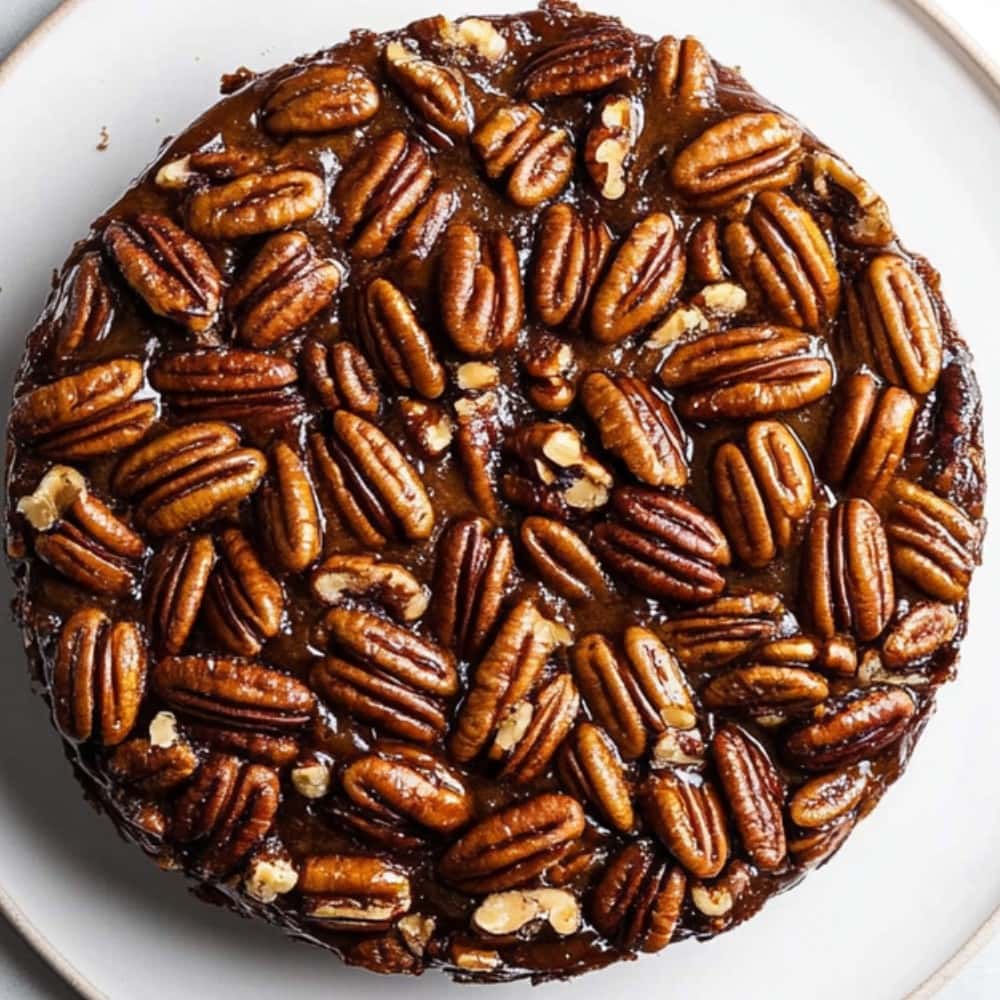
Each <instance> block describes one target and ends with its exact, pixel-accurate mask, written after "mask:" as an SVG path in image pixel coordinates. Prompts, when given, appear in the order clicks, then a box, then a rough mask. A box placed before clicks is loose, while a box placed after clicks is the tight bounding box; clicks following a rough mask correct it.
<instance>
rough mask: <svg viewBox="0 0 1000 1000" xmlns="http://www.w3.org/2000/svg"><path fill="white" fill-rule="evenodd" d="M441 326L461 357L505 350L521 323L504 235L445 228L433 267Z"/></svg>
mask: <svg viewBox="0 0 1000 1000" xmlns="http://www.w3.org/2000/svg"><path fill="white" fill-rule="evenodd" d="M438 268H439V270H438V291H439V295H440V301H441V320H442V322H443V324H444V328H445V331H446V332H447V334H448V336H449V337H450V338H451V341H452V343H453V344H454V345H455V346H456V347H457V348H458V349H459V350H460V351H462V352H463V353H464V354H470V355H472V356H473V357H489V356H492V355H494V354H496V353H497V352H499V351H506V350H509V349H510V348H511V347H513V345H514V340H515V339H516V337H517V334H518V332H519V330H520V329H521V323H522V321H523V319H524V293H523V291H522V288H521V270H520V266H519V264H518V259H517V250H516V249H515V248H514V244H513V243H512V242H511V240H510V237H509V236H507V235H506V233H501V232H495V233H491V234H489V235H487V236H483V235H481V234H480V233H479V232H478V231H477V230H475V229H473V228H472V227H471V226H467V225H465V224H464V223H455V224H453V225H451V226H449V227H448V229H447V230H446V232H445V234H444V237H443V239H442V242H441V258H440V261H439V263H438Z"/></svg>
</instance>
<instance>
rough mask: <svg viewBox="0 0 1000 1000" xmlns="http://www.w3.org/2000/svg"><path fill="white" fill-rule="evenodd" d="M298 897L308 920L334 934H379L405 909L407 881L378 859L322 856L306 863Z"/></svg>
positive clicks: (317, 856) (405, 876) (399, 872)
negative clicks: (327, 928)
mask: <svg viewBox="0 0 1000 1000" xmlns="http://www.w3.org/2000/svg"><path fill="white" fill-rule="evenodd" d="M298 889H299V892H301V893H302V895H303V896H304V897H305V899H304V901H303V910H304V912H305V915H306V916H307V917H308V918H309V919H310V920H319V921H322V923H323V925H324V926H325V927H330V928H331V929H334V930H338V931H348V932H358V933H368V932H370V931H377V930H385V929H386V928H387V927H391V926H392V924H393V923H395V921H396V920H397V919H398V918H399V917H401V916H402V915H403V914H404V913H406V912H407V911H408V910H409V909H410V900H411V894H410V880H409V877H408V876H407V875H406V874H405V872H403V871H401V870H400V869H399V868H397V867H396V866H395V865H392V864H390V863H389V862H388V861H383V860H382V859H381V858H375V857H366V856H364V855H353V854H352V855H347V854H325V855H313V856H310V857H307V858H306V859H305V861H304V862H303V863H302V867H301V868H300V869H299V884H298Z"/></svg>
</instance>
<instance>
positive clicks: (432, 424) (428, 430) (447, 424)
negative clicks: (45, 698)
mask: <svg viewBox="0 0 1000 1000" xmlns="http://www.w3.org/2000/svg"><path fill="white" fill-rule="evenodd" d="M399 412H400V415H401V416H402V418H403V427H404V429H405V430H406V436H407V438H408V440H409V442H410V444H412V445H413V448H414V450H415V451H416V453H417V454H418V455H419V456H420V457H421V458H424V459H427V460H428V461H436V460H437V459H439V458H441V457H442V456H443V455H444V454H445V452H446V451H448V449H449V448H450V447H451V443H452V441H453V440H454V439H455V422H454V421H453V420H452V419H451V417H450V416H449V415H448V411H447V410H446V409H445V408H444V407H443V406H441V405H440V404H438V403H427V402H425V401H424V400H422V399H401V400H399Z"/></svg>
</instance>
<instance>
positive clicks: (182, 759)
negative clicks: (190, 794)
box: [108, 739, 198, 796]
mask: <svg viewBox="0 0 1000 1000" xmlns="http://www.w3.org/2000/svg"><path fill="white" fill-rule="evenodd" d="M197 767H198V757H197V756H196V755H195V752H194V750H192V749H191V746H190V745H189V744H188V743H182V742H180V741H177V742H175V743H171V744H170V745H169V746H159V745H154V744H152V743H150V742H149V740H146V739H132V740H128V742H126V743H122V744H121V745H120V746H117V747H116V748H115V751H114V753H113V754H112V755H111V757H110V759H109V761H108V768H109V769H110V771H111V773H112V774H113V775H114V776H115V777H116V778H118V779H119V780H120V781H123V782H125V783H126V784H128V785H133V786H134V787H136V788H139V789H140V790H141V791H143V792H144V793H145V794H146V795H157V796H158V795H163V794H164V793H165V792H169V791H171V790H172V789H174V788H176V787H177V786H178V785H182V784H184V782H185V781H187V779H188V778H190V777H191V775H192V774H194V772H195V770H196V769H197Z"/></svg>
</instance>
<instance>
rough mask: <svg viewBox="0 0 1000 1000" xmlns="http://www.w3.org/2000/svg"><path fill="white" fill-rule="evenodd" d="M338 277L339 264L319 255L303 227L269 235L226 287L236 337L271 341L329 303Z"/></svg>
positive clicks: (257, 343) (255, 343) (262, 343)
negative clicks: (241, 270) (238, 275)
mask: <svg viewBox="0 0 1000 1000" xmlns="http://www.w3.org/2000/svg"><path fill="white" fill-rule="evenodd" d="M340 277H341V270H340V267H339V265H338V264H337V263H336V262H335V261H333V260H330V259H329V258H324V257H320V256H319V254H317V253H316V251H315V250H314V249H313V245H312V243H310V242H309V237H308V236H306V234H305V233H302V232H299V231H298V230H293V231H292V232H288V233H279V234H278V235H276V236H272V237H271V238H270V239H269V240H268V241H267V242H266V243H265V244H264V245H263V246H262V247H261V248H260V250H259V251H258V252H257V255H256V256H255V257H254V258H253V260H252V261H250V263H249V265H248V266H247V268H246V270H244V271H243V273H242V274H241V275H240V277H239V278H238V279H237V280H236V281H235V282H234V283H233V285H232V286H231V287H230V289H229V291H228V292H227V293H226V307H227V309H228V310H229V312H230V314H231V315H232V316H233V318H234V321H235V323H236V335H237V337H238V338H239V339H240V340H241V341H243V343H245V344H247V345H249V346H250V347H257V348H268V347H272V346H273V345H274V344H276V343H278V341H280V340H284V339H285V337H288V336H289V335H291V334H293V333H295V332H296V331H297V330H300V329H301V328H302V327H303V326H305V325H306V323H308V322H309V321H310V320H311V319H313V318H314V317H315V316H316V315H318V314H319V313H320V312H322V311H323V310H324V309H326V307H327V306H328V305H330V303H331V302H332V301H333V297H334V295H336V293H337V289H338V288H339V287H340Z"/></svg>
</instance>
